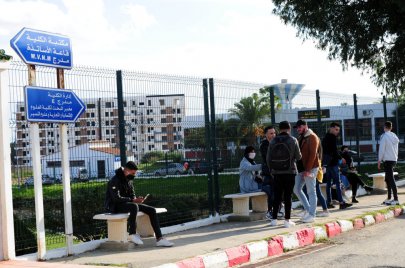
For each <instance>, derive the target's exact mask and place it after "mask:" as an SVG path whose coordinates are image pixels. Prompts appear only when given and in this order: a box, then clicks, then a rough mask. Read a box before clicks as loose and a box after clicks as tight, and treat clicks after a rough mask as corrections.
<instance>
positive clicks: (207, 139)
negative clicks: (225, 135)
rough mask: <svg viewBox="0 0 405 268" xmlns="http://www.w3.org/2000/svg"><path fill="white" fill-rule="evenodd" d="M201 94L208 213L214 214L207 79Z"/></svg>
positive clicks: (204, 81)
mask: <svg viewBox="0 0 405 268" xmlns="http://www.w3.org/2000/svg"><path fill="white" fill-rule="evenodd" d="M203 96H204V119H205V158H206V161H207V162H208V163H209V166H210V168H209V170H208V172H207V177H208V205H209V209H210V215H212V216H214V199H213V195H212V169H211V167H212V165H211V144H210V137H211V135H210V132H211V131H210V112H209V102H208V79H203Z"/></svg>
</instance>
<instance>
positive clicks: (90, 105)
mask: <svg viewBox="0 0 405 268" xmlns="http://www.w3.org/2000/svg"><path fill="white" fill-rule="evenodd" d="M94 108H96V105H95V104H94V103H88V104H87V109H94Z"/></svg>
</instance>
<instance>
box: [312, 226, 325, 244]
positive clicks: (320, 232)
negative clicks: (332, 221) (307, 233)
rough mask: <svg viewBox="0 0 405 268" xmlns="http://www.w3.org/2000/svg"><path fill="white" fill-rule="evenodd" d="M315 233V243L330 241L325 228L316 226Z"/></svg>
mask: <svg viewBox="0 0 405 268" xmlns="http://www.w3.org/2000/svg"><path fill="white" fill-rule="evenodd" d="M314 232H315V241H319V240H324V239H328V235H327V233H326V230H325V228H323V227H320V226H316V227H314Z"/></svg>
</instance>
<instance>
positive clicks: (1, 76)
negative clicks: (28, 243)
mask: <svg viewBox="0 0 405 268" xmlns="http://www.w3.org/2000/svg"><path fill="white" fill-rule="evenodd" d="M9 68H10V64H9V63H8V62H4V61H3V62H2V61H0V118H2V119H3V120H2V121H1V123H0V178H1V179H0V260H3V259H4V260H9V259H14V258H15V235H14V224H13V223H14V215H13V196H12V180H11V179H12V175H11V159H10V128H9V125H8V122H9V121H8V118H9V113H10V112H9V107H10V104H9V92H10V89H9V76H8V74H9ZM6 119H7V120H6Z"/></svg>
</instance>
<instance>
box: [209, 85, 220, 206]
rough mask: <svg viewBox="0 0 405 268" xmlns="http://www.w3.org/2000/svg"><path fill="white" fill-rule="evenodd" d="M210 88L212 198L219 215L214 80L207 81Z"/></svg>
mask: <svg viewBox="0 0 405 268" xmlns="http://www.w3.org/2000/svg"><path fill="white" fill-rule="evenodd" d="M209 88H210V104H211V148H212V162H213V168H214V197H215V211H216V212H217V213H218V214H219V202H220V200H219V179H218V159H217V140H216V138H217V137H216V136H217V135H216V133H217V132H216V124H215V96H214V79H213V78H210V79H209Z"/></svg>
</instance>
